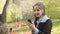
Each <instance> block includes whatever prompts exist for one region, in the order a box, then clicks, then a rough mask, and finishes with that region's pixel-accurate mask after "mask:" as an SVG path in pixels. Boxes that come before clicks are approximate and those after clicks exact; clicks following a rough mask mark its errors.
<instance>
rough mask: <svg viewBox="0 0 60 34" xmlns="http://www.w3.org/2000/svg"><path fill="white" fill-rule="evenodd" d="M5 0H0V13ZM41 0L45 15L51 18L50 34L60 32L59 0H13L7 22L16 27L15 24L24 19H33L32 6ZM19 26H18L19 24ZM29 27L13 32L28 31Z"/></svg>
mask: <svg viewBox="0 0 60 34" xmlns="http://www.w3.org/2000/svg"><path fill="white" fill-rule="evenodd" d="M5 2H6V0H0V14H1V13H2V9H3V7H4V4H5ZM37 2H42V3H43V4H44V5H45V9H46V10H45V11H46V15H47V16H48V17H49V18H51V19H52V22H53V27H52V34H60V0H14V1H13V3H12V4H11V6H10V8H9V11H8V12H7V23H8V24H9V25H10V26H11V27H13V28H14V27H17V26H15V25H16V24H25V25H26V19H28V18H29V19H31V20H32V21H33V20H34V16H33V10H32V6H33V5H34V4H35V3H37ZM19 27H20V26H19ZM28 31H30V28H28V27H23V28H20V29H18V30H14V31H13V32H17V33H20V32H28Z"/></svg>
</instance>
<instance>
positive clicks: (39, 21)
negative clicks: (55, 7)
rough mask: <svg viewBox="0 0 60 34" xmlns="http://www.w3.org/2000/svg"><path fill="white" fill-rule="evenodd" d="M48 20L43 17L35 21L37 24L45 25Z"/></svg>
mask: <svg viewBox="0 0 60 34" xmlns="http://www.w3.org/2000/svg"><path fill="white" fill-rule="evenodd" d="M48 19H49V18H48V17H47V16H46V15H45V16H43V17H42V18H39V19H38V20H37V23H45V22H46V21H47V20H48Z"/></svg>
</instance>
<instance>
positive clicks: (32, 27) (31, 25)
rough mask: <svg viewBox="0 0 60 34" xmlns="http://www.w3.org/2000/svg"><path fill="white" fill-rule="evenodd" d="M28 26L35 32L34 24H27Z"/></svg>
mask: <svg viewBox="0 0 60 34" xmlns="http://www.w3.org/2000/svg"><path fill="white" fill-rule="evenodd" d="M27 25H28V26H29V27H30V28H31V29H32V30H35V25H34V24H33V23H32V24H31V23H27Z"/></svg>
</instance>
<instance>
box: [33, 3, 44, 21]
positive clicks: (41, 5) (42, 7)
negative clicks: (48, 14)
mask: <svg viewBox="0 0 60 34" xmlns="http://www.w3.org/2000/svg"><path fill="white" fill-rule="evenodd" d="M35 6H38V7H39V9H41V10H43V14H42V16H44V15H45V6H44V5H43V3H41V2H38V3H36V4H35V5H33V9H34V7H35ZM37 19H38V18H37V17H35V21H36V20H37Z"/></svg>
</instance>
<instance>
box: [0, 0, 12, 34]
mask: <svg viewBox="0 0 60 34" xmlns="http://www.w3.org/2000/svg"><path fill="white" fill-rule="evenodd" d="M11 3H12V0H6V3H5V5H4V7H3V11H2V14H0V34H9V30H8V26H7V23H6V16H7V11H8V8H9V5H10V4H11Z"/></svg>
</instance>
